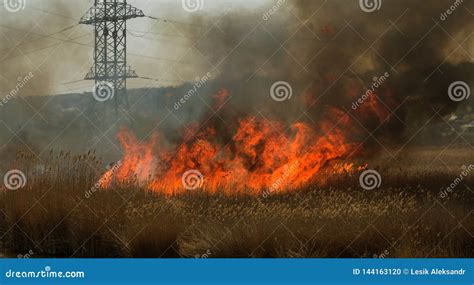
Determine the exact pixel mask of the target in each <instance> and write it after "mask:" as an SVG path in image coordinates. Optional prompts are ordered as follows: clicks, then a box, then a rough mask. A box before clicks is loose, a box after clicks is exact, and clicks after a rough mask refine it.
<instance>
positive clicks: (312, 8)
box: [0, 0, 474, 154]
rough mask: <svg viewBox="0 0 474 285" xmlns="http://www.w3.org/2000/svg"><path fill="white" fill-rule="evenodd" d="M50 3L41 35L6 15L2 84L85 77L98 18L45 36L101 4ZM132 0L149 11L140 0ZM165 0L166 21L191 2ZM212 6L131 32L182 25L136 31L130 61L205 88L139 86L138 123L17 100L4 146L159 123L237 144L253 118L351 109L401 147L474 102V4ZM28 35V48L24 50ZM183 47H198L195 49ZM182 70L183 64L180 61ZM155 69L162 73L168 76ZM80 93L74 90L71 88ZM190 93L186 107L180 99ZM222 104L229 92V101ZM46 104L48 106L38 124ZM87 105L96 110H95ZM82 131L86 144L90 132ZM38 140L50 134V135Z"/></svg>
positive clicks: (360, 130)
mask: <svg viewBox="0 0 474 285" xmlns="http://www.w3.org/2000/svg"><path fill="white" fill-rule="evenodd" d="M177 2H179V1H177ZM208 2H209V1H208ZM41 3H42V6H40V7H35V8H36V9H41V10H44V11H47V12H48V11H49V13H51V11H53V12H54V13H55V14H59V15H61V17H58V16H54V17H53V16H51V15H48V13H45V12H44V11H36V12H35V13H34V14H35V16H38V17H40V19H41V21H40V22H41V25H40V26H34V24H33V26H34V27H33V30H32V33H29V34H25V33H23V32H21V33H20V32H19V31H18V30H19V29H21V30H28V28H31V27H30V26H31V25H24V22H23V21H21V22H19V21H18V17H19V16H21V15H20V14H5V17H2V21H1V24H2V25H4V26H10V27H13V28H15V29H17V31H16V30H14V29H7V28H5V29H3V30H2V34H1V37H2V40H1V41H0V49H1V50H2V51H4V54H3V56H2V57H1V58H2V59H1V60H0V68H1V69H2V76H1V77H0V89H1V90H2V92H3V94H4V96H5V95H6V94H7V93H9V92H10V91H11V90H14V89H15V88H16V86H17V84H18V82H17V78H18V77H20V76H23V77H24V76H26V75H27V74H29V72H33V74H34V78H33V79H32V80H30V81H28V83H27V84H25V87H23V88H22V89H21V92H20V95H22V96H29V95H43V94H48V90H50V87H51V85H54V86H57V85H58V83H60V82H61V81H64V80H63V79H64V78H68V79H80V78H82V77H83V75H84V74H85V73H86V72H87V71H88V69H89V67H90V65H91V59H92V48H90V47H87V44H88V43H90V42H91V40H92V33H91V29H90V27H87V26H84V27H80V28H75V29H73V30H71V33H70V34H69V33H65V34H61V35H54V36H53V37H57V38H59V39H63V40H57V42H55V41H54V40H53V39H52V40H51V41H46V42H43V41H36V42H35V39H38V38H39V37H41V35H47V34H48V31H57V27H61V28H63V27H67V26H70V25H73V24H75V23H77V22H78V18H79V17H80V16H81V15H82V12H85V11H86V10H87V9H88V8H89V7H90V5H91V3H88V2H87V1H86V2H83V3H79V2H74V3H70V2H69V1H42V2H41ZM131 4H132V5H135V6H137V7H139V8H142V9H143V7H140V5H139V2H137V3H131ZM164 4H165V5H164V8H163V5H158V4H156V3H152V4H150V5H152V6H150V7H147V9H146V10H145V12H146V13H147V14H151V15H154V16H160V15H159V12H160V11H164V12H163V13H165V14H166V13H168V11H171V10H172V11H177V10H180V9H181V7H180V3H178V4H176V3H168V2H166V3H164ZM207 4H209V5H208V6H212V7H214V6H215V7H214V8H213V9H211V10H212V11H208V10H206V9H204V10H203V11H201V12H197V13H184V11H181V10H180V11H181V12H183V13H184V14H183V13H178V12H176V13H175V12H173V13H172V14H169V15H168V17H171V18H173V17H174V16H175V15H178V16H179V17H178V16H177V18H179V19H180V20H182V21H183V22H187V23H190V24H192V25H194V26H192V25H189V26H186V25H180V24H169V25H158V26H155V24H156V23H155V22H153V21H151V22H146V24H141V23H142V22H140V23H135V22H132V23H131V24H130V25H129V28H130V29H133V30H134V33H136V34H140V33H139V32H137V31H147V30H148V29H151V28H154V29H156V28H158V29H160V28H161V27H166V29H167V31H161V30H160V33H161V32H163V33H164V34H168V33H169V34H171V33H174V32H179V34H181V35H184V36H185V37H184V40H183V39H180V40H176V39H173V40H171V39H170V40H169V41H168V40H167V39H166V38H163V37H159V40H160V43H157V42H152V41H149V40H148V39H145V38H144V39H143V40H140V39H139V38H134V39H133V40H130V42H129V53H130V55H129V60H130V61H131V64H132V65H133V67H134V68H135V69H136V70H137V71H138V72H139V74H142V75H149V76H150V77H160V76H161V75H162V74H161V72H162V71H166V72H163V73H164V74H168V75H171V76H170V79H177V78H178V79H179V78H183V79H185V80H189V79H190V78H191V79H192V78H202V77H203V76H207V75H208V74H210V75H211V76H209V77H210V80H209V81H206V82H205V83H203V84H199V86H198V87H196V82H199V80H197V81H196V82H190V83H189V84H183V85H182V86H178V87H175V88H159V89H158V88H157V89H151V90H148V89H141V90H135V91H131V92H130V97H131V105H132V107H131V109H130V110H129V111H128V113H127V114H126V116H125V117H126V120H122V121H121V123H120V124H117V125H114V126H113V127H111V126H110V124H112V123H114V121H113V120H111V119H110V118H109V119H108V120H106V119H99V121H96V120H95V119H97V118H100V114H101V111H98V109H97V108H96V109H95V111H94V112H95V115H97V114H98V115H97V117H89V116H88V114H89V113H88V112H89V109H90V105H91V104H93V103H94V102H91V100H90V97H87V96H78V97H74V98H72V97H71V96H69V97H68V96H65V97H62V98H58V99H55V100H54V102H53V103H54V104H53V103H50V104H48V105H44V104H45V100H42V99H35V100H28V101H29V102H28V103H22V101H21V100H17V102H15V104H13V102H12V103H9V106H8V108H5V107H3V108H2V109H0V119H2V120H3V121H5V122H8V125H9V129H5V128H1V129H0V135H2V140H0V142H1V143H2V144H1V145H0V151H1V152H2V153H8V154H12V153H13V151H11V147H10V146H9V145H8V146H7V145H5V143H6V142H7V141H8V137H11V132H12V131H13V132H16V131H17V130H20V129H21V131H20V132H19V133H18V134H17V136H16V137H15V138H14V140H13V141H14V143H15V146H16V147H23V146H24V145H25V144H26V145H28V146H29V148H31V149H32V150H33V151H34V152H41V151H44V149H45V148H46V147H50V148H66V149H73V150H78V151H79V150H83V149H84V148H87V147H88V146H89V145H93V146H94V148H98V147H99V146H100V147H102V148H103V149H105V152H107V151H114V152H116V150H115V148H114V147H110V144H109V142H116V141H115V137H116V130H118V129H119V128H120V127H121V125H124V124H125V125H128V127H129V128H131V129H133V130H134V131H135V132H137V133H139V137H143V138H146V137H147V136H149V134H150V132H151V131H152V130H156V129H160V130H161V131H163V132H164V138H166V139H167V140H169V141H170V143H176V142H178V141H179V138H178V137H179V136H180V135H181V133H179V134H177V130H180V131H181V130H182V129H183V127H185V129H186V128H187V129H193V128H192V127H189V126H192V125H193V124H197V125H200V124H203V127H205V126H206V125H213V126H214V127H215V128H216V129H217V130H218V132H219V135H221V136H222V137H223V139H222V140H223V141H227V140H229V137H230V136H231V134H232V130H235V128H236V127H237V125H238V122H239V120H240V119H242V118H243V117H247V116H254V115H257V116H262V117H264V118H265V119H269V120H272V119H276V120H278V121H281V122H283V123H286V124H288V125H290V124H292V123H294V122H296V121H306V122H308V123H310V124H311V125H313V126H314V128H319V127H320V124H319V123H320V122H321V121H324V120H326V121H327V120H329V123H330V124H332V125H336V124H337V123H338V121H339V120H338V116H341V114H345V113H348V114H349V115H348V116H349V119H348V121H350V124H348V127H350V128H352V129H351V130H350V132H351V137H352V139H353V140H354V141H355V142H359V141H362V140H363V139H364V138H366V137H367V136H368V135H369V134H372V135H373V136H372V139H369V140H368V141H367V144H376V143H375V142H374V139H376V140H378V141H384V142H385V141H388V142H390V143H400V142H401V141H406V139H405V138H407V137H411V135H412V133H416V132H417V131H418V130H419V128H420V126H423V125H424V124H425V123H427V122H432V121H434V120H437V119H439V116H437V115H436V112H439V114H440V116H442V115H445V114H448V113H450V112H453V111H454V110H455V109H456V108H457V107H458V106H460V105H465V104H472V99H471V100H466V101H462V102H461V103H459V102H454V101H453V100H451V98H450V97H449V96H448V89H449V86H450V85H451V84H452V83H453V82H456V81H463V82H466V83H467V84H468V85H470V86H471V89H472V88H473V86H474V84H473V82H474V72H473V67H474V65H473V56H474V54H473V48H472V46H473V42H474V37H473V35H472V31H473V26H474V21H473V16H472V14H471V13H470V11H474V4H473V3H472V1H471V2H468V1H461V2H460V0H458V1H449V0H442V1H429V2H426V1H424V2H419V1H410V0H384V1H381V6H380V9H379V10H376V11H374V12H372V13H368V12H365V11H363V10H362V9H361V7H360V5H359V1H345V0H331V1H323V0H314V1H310V0H293V1H290V0H286V1H285V0H275V1H263V2H261V3H259V4H258V5H256V4H253V5H250V4H249V5H234V6H233V8H232V9H229V10H221V8H223V7H225V6H226V5H224V4H219V5H217V4H216V5H214V4H212V3H207ZM208 6H205V7H208ZM216 7H218V8H216ZM451 7H454V9H451ZM30 8H31V7H30ZM148 8H149V9H148ZM448 9H450V13H449V14H447V13H446V11H447V10H448ZM77 11H81V13H78V12H77ZM31 13H33V12H31ZM183 15H185V16H189V18H187V19H186V18H184V17H183ZM2 16H3V15H2ZM36 20H38V22H39V19H37V18H35V21H36ZM27 23H28V24H32V22H31V21H27ZM55 27H56V28H55ZM86 33H89V36H85V37H84V38H79V39H75V40H74V41H75V42H82V43H84V45H86V46H84V45H77V44H68V43H67V39H68V38H67V37H66V35H69V38H75V37H79V36H81V35H83V34H86ZM146 36H147V37H152V35H146ZM64 40H66V42H64ZM20 42H22V43H25V42H29V44H21V46H20V48H12V47H15V45H16V44H17V43H20ZM54 43H61V44H62V45H64V46H67V47H70V48H66V49H64V48H61V49H58V50H57V52H58V53H59V54H60V59H58V56H57V55H56V57H54V58H56V59H57V60H52V61H49V60H46V61H45V59H46V58H49V57H48V56H49V55H50V53H51V52H52V51H51V50H50V49H46V47H47V46H48V45H51V44H54ZM175 43H179V44H180V45H181V44H182V45H187V44H195V45H194V47H192V48H191V52H190V53H188V54H187V55H186V50H188V48H189V47H185V46H184V47H183V46H177V45H176V46H175ZM42 48H45V49H44V51H40V55H42V56H40V55H38V54H37V53H35V56H34V57H33V56H28V54H26V56H24V55H23V54H24V53H28V52H29V51H33V50H37V49H42ZM53 49H54V48H53ZM173 52H174V53H175V54H173ZM139 53H143V55H146V56H153V57H158V58H170V59H180V62H178V63H175V62H166V61H159V60H156V59H151V58H146V57H137V56H136V54H139ZM134 54H135V55H134ZM183 55H186V56H184V57H182V56H183ZM169 65H172V67H173V68H171V70H170V69H169ZM37 66H40V68H39V69H37V68H36V67H37ZM153 72H155V73H160V74H159V76H156V74H154V73H153ZM173 74H174V75H176V74H178V76H173ZM386 75H388V76H386ZM176 77H177V78H176ZM165 78H168V77H167V76H165ZM382 79H383V80H382ZM279 81H284V82H286V83H287V84H289V85H290V86H291V95H292V96H291V98H288V100H284V101H282V102H278V101H276V100H274V99H273V98H272V97H271V96H270V90H271V88H272V86H273V85H274V84H275V82H279ZM130 86H137V85H130ZM138 86H139V85H138ZM223 88H224V89H227V90H228V91H229V92H228V95H229V96H222V94H224V93H225V92H224V91H223ZM67 90H68V88H67V87H66V86H64V89H63V91H64V92H66V91H67ZM191 91H192V92H191ZM71 92H74V91H71ZM38 93H41V94H38ZM86 97H87V98H86ZM185 99H186V100H185ZM181 100H183V101H184V103H182V104H180V105H179V107H178V108H175V106H176V104H177V103H179V102H180V101H181ZM219 100H223V101H222V102H220V103H222V104H219V102H218V101H219ZM224 103H225V104H224ZM29 104H32V107H30V106H29ZM35 104H37V105H35ZM216 104H217V106H218V107H217V108H216ZM354 104H355V105H356V106H357V107H356V108H354V107H353V106H354ZM39 109H41V112H40V114H39V115H37V116H36V117H34V120H33V121H31V122H28V120H29V119H30V118H31V117H32V116H33V115H34V113H35V110H39ZM78 112H84V116H81V115H80V114H78ZM112 113H113V112H112ZM85 117H88V118H89V120H86V119H84V118H85ZM433 118H434V119H433ZM11 122H13V123H11ZM123 122H125V123H123ZM109 123H110V124H109ZM25 124H26V127H23V126H24V125H25ZM22 127H23V128H22ZM65 129H67V131H64V130H65ZM79 130H81V131H80V132H81V138H83V139H81V140H79V139H78V136H77V133H78V132H79ZM104 133H105V135H104ZM58 134H60V136H59V137H58V138H56V137H57V135H58ZM140 135H142V136H140ZM45 137H47V138H48V139H44V138H45ZM38 138H43V139H44V140H43V141H42V142H41V143H39V142H38ZM91 141H92V142H98V144H93V143H91ZM104 141H105V143H104ZM50 142H51V143H50Z"/></svg>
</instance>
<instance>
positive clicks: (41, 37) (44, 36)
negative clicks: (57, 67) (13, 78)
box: [0, 24, 79, 51]
mask: <svg viewBox="0 0 474 285" xmlns="http://www.w3.org/2000/svg"><path fill="white" fill-rule="evenodd" d="M77 26H79V24H75V25H72V26H69V27H67V28H64V29H62V30H60V31H57V32H54V33H51V34H47V35H44V34H38V33H34V32H31V31H25V30H22V29H18V28H13V27H9V26H5V25H0V27H3V28H6V29H10V30H13V31H18V32H24V33H27V34H33V35H38V36H40V37H39V38H37V39H34V40H31V41H27V42H22V43H19V44H17V45H16V46H14V47H8V48H4V49H2V50H0V51H3V50H7V49H14V48H17V47H19V46H23V45H26V44H29V43H32V42H35V41H39V40H42V39H44V38H51V39H55V40H63V39H60V38H56V37H53V36H54V35H57V34H60V33H63V32H65V31H67V30H70V29H72V28H75V27H77Z"/></svg>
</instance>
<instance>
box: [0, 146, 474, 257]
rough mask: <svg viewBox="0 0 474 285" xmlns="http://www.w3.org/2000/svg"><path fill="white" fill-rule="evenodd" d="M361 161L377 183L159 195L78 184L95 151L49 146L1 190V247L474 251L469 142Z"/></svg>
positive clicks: (211, 252)
mask: <svg viewBox="0 0 474 285" xmlns="http://www.w3.org/2000/svg"><path fill="white" fill-rule="evenodd" d="M403 156H404V157H406V158H404V159H400V160H397V161H398V162H390V160H389V159H387V158H386V157H385V158H384V157H379V159H378V160H374V161H371V162H370V163H369V166H371V167H372V168H374V169H377V170H378V171H379V172H380V174H381V175H382V185H381V187H380V188H379V189H376V190H372V191H366V190H363V189H361V187H360V185H359V182H358V176H359V175H358V173H352V174H344V175H332V176H330V177H329V179H328V180H327V181H326V183H325V184H324V185H321V184H319V183H315V184H314V185H315V186H313V187H307V188H306V189H300V190H298V191H292V192H291V193H286V194H275V195H271V196H270V197H267V198H264V197H254V196H250V195H238V196H237V195H236V196H232V197H229V196H223V195H212V196H210V195H206V194H203V193H199V192H198V191H197V190H195V191H194V192H189V193H188V194H186V195H181V196H176V197H164V196H160V195H156V194H153V193H147V192H145V191H143V189H141V188H140V187H137V186H133V185H121V186H116V187H114V188H113V189H109V190H98V191H96V192H91V193H90V195H89V198H86V196H85V193H86V191H88V190H90V189H91V187H93V185H94V184H95V183H96V182H97V180H98V179H99V177H100V174H101V173H102V171H103V167H102V163H101V162H99V161H98V159H97V158H95V156H94V154H91V153H90V154H87V155H82V156H71V155H69V154H66V153H60V154H58V153H51V154H50V156H49V158H48V162H47V163H46V164H45V165H43V166H41V167H38V166H34V165H35V160H34V159H33V158H32V157H29V156H28V155H25V154H22V155H20V156H19V158H18V160H17V162H16V164H15V167H16V168H18V169H22V170H24V171H25V173H27V177H28V183H27V185H26V186H25V187H24V188H22V189H19V190H16V191H10V190H6V189H2V192H1V193H0V237H2V239H1V243H0V246H1V247H0V252H3V253H4V254H6V255H10V256H17V254H23V255H24V254H26V253H28V255H29V256H32V257H193V258H194V257H210V258H217V257H369V258H372V257H387V258H393V257H460V258H465V257H474V242H473V240H474V239H473V233H474V217H473V209H474V196H473V190H474V188H472V185H474V183H473V182H474V179H473V175H472V173H470V174H469V175H468V176H466V177H464V178H463V180H462V181H461V182H460V183H458V184H457V186H456V187H455V188H454V189H453V191H451V192H449V193H447V194H446V195H440V192H441V190H442V189H446V187H448V186H449V185H450V184H451V183H453V181H454V180H455V179H456V178H457V177H459V175H460V174H461V172H462V169H461V166H462V165H470V164H471V163H472V162H474V153H473V152H472V149H471V148H462V147H458V148H451V149H448V150H444V151H442V152H441V149H437V148H420V149H411V150H410V151H409V152H404V153H403Z"/></svg>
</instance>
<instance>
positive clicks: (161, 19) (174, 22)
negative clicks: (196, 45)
mask: <svg viewBox="0 0 474 285" xmlns="http://www.w3.org/2000/svg"><path fill="white" fill-rule="evenodd" d="M145 17H147V18H150V19H152V20H156V21H160V22H163V23H173V24H180V25H187V26H193V27H201V28H205V27H206V26H204V25H198V24H191V23H184V22H179V21H174V20H167V19H163V18H157V17H152V16H145Z"/></svg>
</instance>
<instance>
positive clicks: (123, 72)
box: [79, 0, 145, 110]
mask: <svg viewBox="0 0 474 285" xmlns="http://www.w3.org/2000/svg"><path fill="white" fill-rule="evenodd" d="M139 17H145V14H144V13H143V11H141V10H140V9H137V8H135V7H133V6H131V5H129V4H127V0H95V1H94V6H93V7H92V8H90V9H89V10H88V11H87V12H86V14H85V15H84V16H83V17H82V18H81V20H80V21H79V23H80V24H86V25H93V26H94V30H95V47H94V66H92V68H91V70H90V71H89V73H87V75H86V77H85V79H86V80H95V88H96V89H95V90H94V92H95V94H94V97H95V98H96V99H97V100H98V101H108V100H114V102H115V109H116V110H117V109H118V108H119V106H121V105H123V104H125V105H126V106H128V104H129V103H128V97H127V78H136V77H138V76H137V74H136V73H135V71H134V70H132V69H131V67H130V66H128V65H127V20H130V19H133V18H139ZM107 89H111V90H107Z"/></svg>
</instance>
